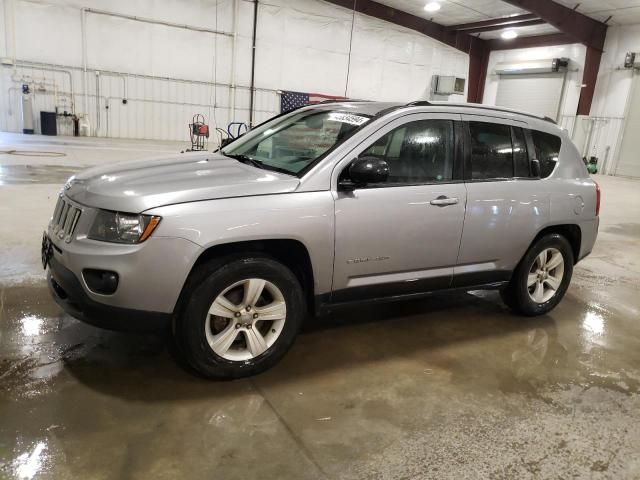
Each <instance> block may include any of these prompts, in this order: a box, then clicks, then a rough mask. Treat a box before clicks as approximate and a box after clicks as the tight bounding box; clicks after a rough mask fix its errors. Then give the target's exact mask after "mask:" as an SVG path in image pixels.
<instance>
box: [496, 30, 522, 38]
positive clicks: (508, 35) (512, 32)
mask: <svg viewBox="0 0 640 480" xmlns="http://www.w3.org/2000/svg"><path fill="white" fill-rule="evenodd" d="M500 36H501V37H502V38H504V39H505V40H513V39H514V38H516V37H517V36H518V32H516V31H515V30H505V31H504V32H502V35H500Z"/></svg>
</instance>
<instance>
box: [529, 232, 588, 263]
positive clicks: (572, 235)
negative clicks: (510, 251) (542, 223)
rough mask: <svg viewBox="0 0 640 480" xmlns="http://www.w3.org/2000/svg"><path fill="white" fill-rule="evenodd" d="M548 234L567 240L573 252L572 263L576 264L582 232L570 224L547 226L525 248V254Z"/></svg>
mask: <svg viewBox="0 0 640 480" xmlns="http://www.w3.org/2000/svg"><path fill="white" fill-rule="evenodd" d="M550 233H557V234H559V235H562V236H563V237H564V238H566V239H567V241H568V242H569V245H571V251H572V252H573V263H574V264H576V263H577V262H578V259H579V257H580V247H581V245H582V230H580V226H578V225H576V224H571V223H568V224H559V225H549V226H547V227H545V228H543V229H542V230H540V231H539V232H538V234H537V235H536V236H535V238H534V239H533V240H532V241H531V243H530V244H529V246H528V247H527V250H526V251H525V254H526V252H528V251H529V249H530V248H531V247H532V246H533V244H534V243H536V242H537V241H538V240H540V239H541V238H542V237H544V236H545V235H549V234H550Z"/></svg>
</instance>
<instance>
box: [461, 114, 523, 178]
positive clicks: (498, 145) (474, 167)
mask: <svg viewBox="0 0 640 480" xmlns="http://www.w3.org/2000/svg"><path fill="white" fill-rule="evenodd" d="M469 132H470V134H471V178H472V179H474V180H486V179H502V178H512V177H513V146H512V144H511V127H509V126H508V125H502V124H499V123H485V122H469Z"/></svg>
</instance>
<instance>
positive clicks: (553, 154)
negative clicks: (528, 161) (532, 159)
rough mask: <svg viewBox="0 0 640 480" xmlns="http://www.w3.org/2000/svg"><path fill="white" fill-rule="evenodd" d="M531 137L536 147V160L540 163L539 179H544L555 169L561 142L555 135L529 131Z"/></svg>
mask: <svg viewBox="0 0 640 480" xmlns="http://www.w3.org/2000/svg"><path fill="white" fill-rule="evenodd" d="M531 136H532V137H533V144H534V146H535V147H536V158H537V159H538V161H539V162H540V178H546V177H548V176H549V175H551V172H553V169H554V168H556V164H557V163H558V157H559V155H560V147H561V146H562V140H560V137H558V136H556V135H552V134H550V133H544V132H539V131H537V130H531Z"/></svg>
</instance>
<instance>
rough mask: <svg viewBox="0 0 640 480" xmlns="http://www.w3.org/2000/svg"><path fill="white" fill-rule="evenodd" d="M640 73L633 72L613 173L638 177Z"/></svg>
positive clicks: (639, 167)
mask: <svg viewBox="0 0 640 480" xmlns="http://www.w3.org/2000/svg"><path fill="white" fill-rule="evenodd" d="M638 77H640V75H639V74H638V73H635V74H634V78H633V85H632V87H631V92H630V93H629V108H628V112H627V119H626V121H625V126H624V136H623V137H622V145H621V146H620V155H619V156H618V164H617V166H616V169H615V175H623V176H625V177H638V178H640V135H638V132H640V78H638Z"/></svg>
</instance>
